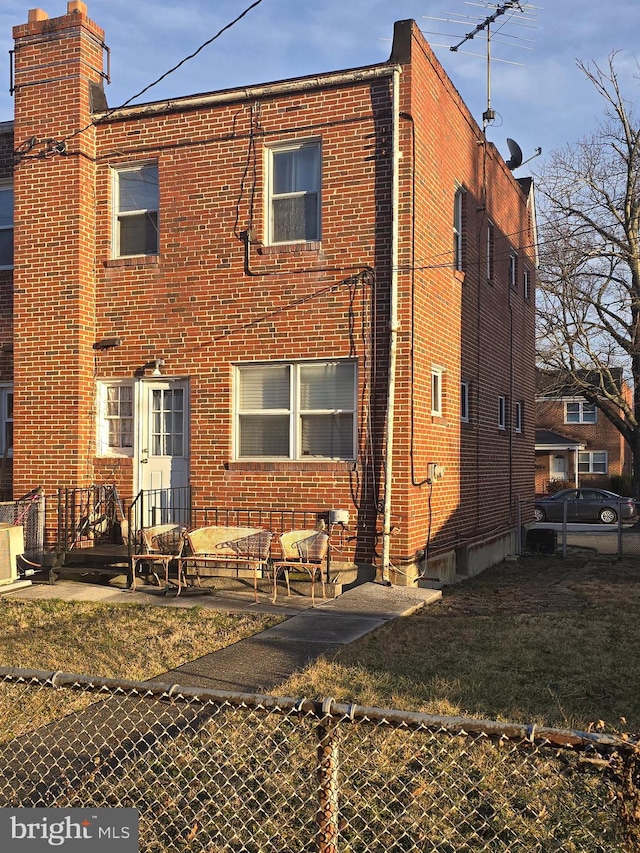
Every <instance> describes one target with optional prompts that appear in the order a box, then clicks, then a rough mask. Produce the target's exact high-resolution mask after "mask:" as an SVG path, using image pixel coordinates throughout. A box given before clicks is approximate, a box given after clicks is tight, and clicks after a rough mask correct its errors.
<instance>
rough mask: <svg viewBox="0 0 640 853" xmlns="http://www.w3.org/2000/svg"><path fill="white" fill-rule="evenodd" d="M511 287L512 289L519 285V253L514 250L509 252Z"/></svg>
mask: <svg viewBox="0 0 640 853" xmlns="http://www.w3.org/2000/svg"><path fill="white" fill-rule="evenodd" d="M509 287H510V288H511V289H512V290H516V289H517V287H518V255H517V253H516V252H514V251H513V250H512V251H511V252H509Z"/></svg>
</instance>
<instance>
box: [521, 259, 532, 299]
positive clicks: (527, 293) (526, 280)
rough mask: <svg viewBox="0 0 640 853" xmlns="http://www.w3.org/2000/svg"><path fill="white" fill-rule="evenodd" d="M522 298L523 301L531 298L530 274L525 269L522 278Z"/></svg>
mask: <svg viewBox="0 0 640 853" xmlns="http://www.w3.org/2000/svg"><path fill="white" fill-rule="evenodd" d="M522 286H523V296H524V298H525V299H530V298H531V273H530V272H529V270H528V269H527V268H526V267H525V269H524V273H523V276H522Z"/></svg>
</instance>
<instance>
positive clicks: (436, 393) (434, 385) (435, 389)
mask: <svg viewBox="0 0 640 853" xmlns="http://www.w3.org/2000/svg"><path fill="white" fill-rule="evenodd" d="M444 373H445V368H444V367H437V366H434V367H432V368H431V416H432V417H434V418H441V417H442V412H443V406H444V388H443V376H444Z"/></svg>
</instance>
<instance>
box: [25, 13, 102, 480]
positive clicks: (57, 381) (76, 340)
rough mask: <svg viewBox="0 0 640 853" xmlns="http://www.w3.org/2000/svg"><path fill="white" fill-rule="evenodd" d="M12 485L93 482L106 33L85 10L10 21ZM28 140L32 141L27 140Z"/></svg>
mask: <svg viewBox="0 0 640 853" xmlns="http://www.w3.org/2000/svg"><path fill="white" fill-rule="evenodd" d="M14 37H15V39H16V49H15V60H14V61H15V128H14V138H15V145H16V147H17V148H19V149H21V150H22V151H23V152H24V156H23V157H21V158H18V160H17V162H16V165H15V172H14V186H15V253H14V306H13V312H14V322H15V346H14V379H15V432H14V490H15V492H16V493H22V492H26V491H27V490H28V489H29V488H32V487H34V486H35V485H42V486H44V487H45V489H46V490H47V491H48V492H50V491H52V490H53V488H54V487H55V486H56V485H57V484H67V485H84V484H86V483H90V482H92V480H93V470H92V466H91V465H89V464H88V460H87V448H88V447H89V445H90V443H91V440H92V431H91V421H90V417H89V413H90V412H91V411H92V408H93V396H94V394H93V387H92V386H93V380H92V373H93V356H92V350H91V344H92V342H93V340H94V337H93V335H94V328H95V322H94V310H95V276H94V269H93V265H94V258H95V250H94V239H95V235H94V222H95V197H94V172H95V168H94V154H95V151H94V144H93V143H94V133H93V130H91V129H90V130H87V131H86V132H83V133H80V134H79V135H77V136H75V137H74V138H73V139H71V140H69V141H68V143H67V154H66V156H61V155H53V154H51V146H50V144H49V143H48V142H47V140H49V139H53V140H56V141H60V140H62V139H64V138H65V137H66V136H68V135H69V134H72V133H74V132H75V131H78V130H81V129H82V128H85V127H87V125H89V124H90V119H91V113H90V110H89V82H91V81H93V82H97V81H98V80H99V79H100V78H99V73H98V71H97V69H99V68H101V67H102V48H101V46H100V43H101V42H102V40H103V38H104V34H103V32H102V30H101V29H100V28H99V27H97V26H96V25H95V24H93V22H91V21H90V20H89V19H88V18H87V17H86V15H85V14H83V13H82V12H76V13H71V14H68V15H65V16H63V17H60V18H55V19H52V20H35V21H32V22H30V23H28V24H24V25H21V26H18V27H15V28H14ZM29 140H32V141H33V144H32V146H31V147H29V145H30V143H29Z"/></svg>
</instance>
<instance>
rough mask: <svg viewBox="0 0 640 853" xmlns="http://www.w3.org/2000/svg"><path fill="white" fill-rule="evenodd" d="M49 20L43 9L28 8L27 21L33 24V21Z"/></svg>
mask: <svg viewBox="0 0 640 853" xmlns="http://www.w3.org/2000/svg"><path fill="white" fill-rule="evenodd" d="M47 20H49V16H48V15H47V13H46V12H45V11H44V9H29V23H30V24H33V23H34V22H35V21H47Z"/></svg>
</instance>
